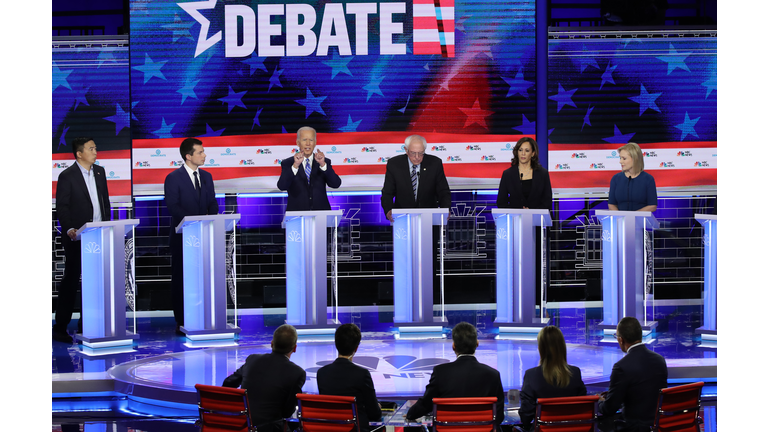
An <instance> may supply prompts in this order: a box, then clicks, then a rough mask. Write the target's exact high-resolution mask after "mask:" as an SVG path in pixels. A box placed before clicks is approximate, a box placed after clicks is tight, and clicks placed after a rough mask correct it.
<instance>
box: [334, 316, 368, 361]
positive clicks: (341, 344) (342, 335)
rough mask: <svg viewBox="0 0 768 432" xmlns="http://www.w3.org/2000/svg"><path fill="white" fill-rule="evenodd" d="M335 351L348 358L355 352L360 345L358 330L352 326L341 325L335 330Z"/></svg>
mask: <svg viewBox="0 0 768 432" xmlns="http://www.w3.org/2000/svg"><path fill="white" fill-rule="evenodd" d="M334 339H335V342H336V349H337V350H338V351H339V354H340V355H343V356H349V355H352V354H353V353H354V352H355V349H356V348H357V347H358V346H359V345H360V340H361V339H362V334H360V329H359V328H358V327H357V326H356V325H354V324H342V325H340V326H339V328H337V329H336V336H335V337H334Z"/></svg>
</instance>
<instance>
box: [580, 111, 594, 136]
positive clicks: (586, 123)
mask: <svg viewBox="0 0 768 432" xmlns="http://www.w3.org/2000/svg"><path fill="white" fill-rule="evenodd" d="M593 109H595V107H593V106H590V107H589V108H587V114H586V115H585V116H584V122H583V123H582V124H581V130H584V125H589V126H592V123H590V122H589V115H590V114H592V110H593Z"/></svg>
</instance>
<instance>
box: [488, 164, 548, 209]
mask: <svg viewBox="0 0 768 432" xmlns="http://www.w3.org/2000/svg"><path fill="white" fill-rule="evenodd" d="M496 207H498V208H523V207H528V208H529V209H546V210H551V209H552V185H551V184H550V182H549V172H547V170H545V169H544V168H543V167H541V166H539V167H538V168H536V169H535V170H533V184H532V185H531V194H530V196H529V197H528V198H527V199H526V198H525V197H524V196H523V183H522V181H521V180H520V171H519V170H518V167H517V165H512V167H511V168H508V169H506V170H504V173H503V174H502V175H501V182H499V194H498V196H497V197H496Z"/></svg>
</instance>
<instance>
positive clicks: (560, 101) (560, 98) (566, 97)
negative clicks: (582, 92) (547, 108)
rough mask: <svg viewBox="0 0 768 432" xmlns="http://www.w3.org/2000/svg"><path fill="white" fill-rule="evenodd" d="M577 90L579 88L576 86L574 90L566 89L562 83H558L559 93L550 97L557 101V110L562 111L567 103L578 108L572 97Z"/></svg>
mask: <svg viewBox="0 0 768 432" xmlns="http://www.w3.org/2000/svg"><path fill="white" fill-rule="evenodd" d="M576 90H578V89H577V88H575V89H573V90H568V91H565V89H564V88H563V86H562V85H561V84H560V83H558V84H557V94H556V95H554V96H550V97H549V99H552V100H553V101H555V102H557V112H560V110H561V109H562V108H563V107H564V106H565V105H569V106H572V107H574V108H576V104H575V103H573V101H572V100H571V97H572V96H573V94H574V93H576Z"/></svg>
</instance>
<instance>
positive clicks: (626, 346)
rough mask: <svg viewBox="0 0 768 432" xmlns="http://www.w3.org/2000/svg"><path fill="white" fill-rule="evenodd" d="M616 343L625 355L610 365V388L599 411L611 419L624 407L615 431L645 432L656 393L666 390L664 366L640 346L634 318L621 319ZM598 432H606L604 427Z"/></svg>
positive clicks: (639, 331) (639, 330)
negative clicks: (617, 342) (643, 431)
mask: <svg viewBox="0 0 768 432" xmlns="http://www.w3.org/2000/svg"><path fill="white" fill-rule="evenodd" d="M616 339H617V340H618V341H619V346H620V347H621V350H622V351H623V352H625V353H627V355H626V356H624V358H622V359H621V360H619V361H617V362H616V363H615V364H614V365H613V370H611V384H610V386H609V388H608V391H607V392H605V393H603V394H602V395H601V397H600V402H599V410H600V412H601V413H602V414H603V415H604V416H610V415H613V414H615V413H616V411H618V410H619V409H620V408H622V406H623V407H624V410H623V420H622V419H617V420H616V429H617V430H626V431H640V430H648V428H649V427H650V426H652V425H653V421H654V418H655V416H656V403H657V401H658V398H659V391H660V390H661V389H663V388H666V387H667V362H666V361H665V360H664V357H662V356H661V355H659V354H657V353H655V352H653V351H651V350H649V349H648V347H646V346H645V344H643V342H642V339H643V330H642V327H640V322H639V321H638V320H637V318H634V317H624V318H622V319H621V321H619V325H618V326H617V327H616ZM601 429H603V430H605V429H604V427H603V426H601ZM609 430H610V429H609Z"/></svg>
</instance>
